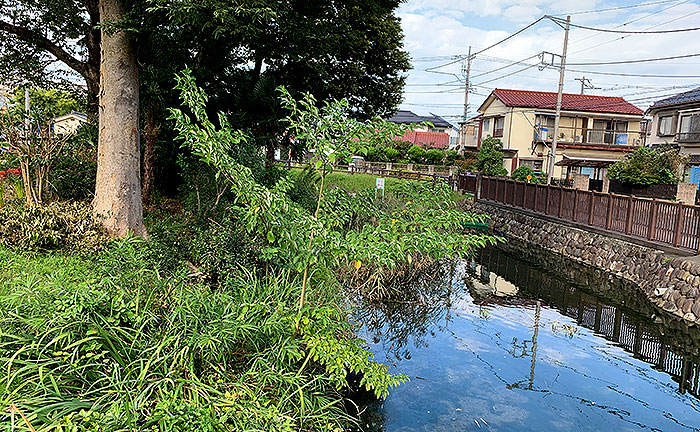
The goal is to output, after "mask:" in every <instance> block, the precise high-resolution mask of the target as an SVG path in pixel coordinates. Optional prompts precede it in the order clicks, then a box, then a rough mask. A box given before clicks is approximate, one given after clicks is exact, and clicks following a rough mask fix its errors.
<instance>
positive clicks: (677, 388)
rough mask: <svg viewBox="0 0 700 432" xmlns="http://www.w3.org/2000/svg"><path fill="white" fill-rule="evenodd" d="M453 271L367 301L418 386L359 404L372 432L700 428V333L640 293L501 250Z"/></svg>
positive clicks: (375, 328) (385, 350) (397, 360)
mask: <svg viewBox="0 0 700 432" xmlns="http://www.w3.org/2000/svg"><path fill="white" fill-rule="evenodd" d="M543 262H546V263H547V264H546V265H542V264H541V263H543ZM447 267H448V268H445V267H444V266H443V267H441V268H440V271H436V272H434V273H432V274H431V276H430V278H429V279H426V280H423V281H421V282H420V283H415V284H412V285H410V286H407V287H405V295H404V294H402V296H401V299H400V301H396V302H383V303H379V304H369V303H368V304H360V305H358V310H359V311H360V312H358V314H357V316H356V321H357V323H358V325H361V327H360V330H359V333H360V334H361V335H362V336H363V337H365V339H367V341H368V343H369V345H370V349H371V351H372V352H374V353H375V358H376V359H377V360H379V361H382V362H384V363H387V364H389V365H391V371H392V372H394V373H403V374H405V375H407V376H408V377H409V378H410V382H408V383H405V384H403V385H401V386H399V387H398V388H396V389H393V390H392V391H391V392H390V395H389V397H388V398H387V399H386V400H385V401H379V402H369V403H368V404H367V405H361V408H362V409H363V410H364V412H363V414H362V416H361V426H362V430H365V431H548V430H562V431H589V430H590V431H608V430H614V431H640V430H649V431H688V430H700V400H699V399H698V377H699V375H700V374H699V372H700V367H699V366H698V364H699V363H700V359H698V357H697V353H698V347H700V342H699V340H698V339H699V338H700V335H698V332H697V331H693V329H687V328H685V327H684V326H683V325H682V323H678V322H677V321H676V322H674V321H673V320H671V319H670V318H669V317H666V316H664V315H663V314H660V313H659V312H658V311H655V310H653V309H650V307H649V306H647V304H646V303H645V302H644V301H643V300H642V299H639V298H638V297H639V296H638V295H636V296H635V295H634V293H633V287H629V286H627V285H625V284H624V283H622V282H620V281H616V280H612V279H610V278H609V277H607V276H605V275H604V274H602V273H600V272H593V271H592V270H588V269H586V268H583V267H577V266H576V265H570V264H568V263H567V262H565V261H563V260H557V259H555V258H553V257H545V258H543V257H529V258H524V257H523V254H522V253H520V252H517V251H504V250H501V249H497V248H487V249H484V250H482V251H481V252H480V253H479V254H478V256H477V257H476V258H475V259H474V260H473V261H462V262H458V263H454V264H453V265H451V266H447Z"/></svg>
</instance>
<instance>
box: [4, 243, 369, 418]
mask: <svg viewBox="0 0 700 432" xmlns="http://www.w3.org/2000/svg"><path fill="white" fill-rule="evenodd" d="M149 253H150V252H149V248H148V247H147V246H146V245H145V244H144V243H143V242H142V241H140V240H137V239H133V238H132V239H126V240H122V241H118V242H115V243H114V244H112V245H111V246H110V247H109V248H108V249H107V250H106V251H105V252H104V253H103V254H102V255H101V256H100V257H99V259H97V260H90V259H88V258H81V257H77V256H60V255H53V256H44V255H28V254H22V253H20V254H18V253H16V252H12V253H10V252H8V251H7V250H2V249H0V261H1V262H2V264H3V266H2V268H3V270H2V271H0V287H2V288H0V289H1V291H0V368H1V369H0V370H2V371H3V372H2V374H1V375H0V376H1V377H2V378H0V406H2V407H9V406H10V405H11V404H15V405H16V406H17V408H18V409H19V410H20V411H21V412H22V413H23V414H25V415H26V416H27V419H28V421H29V422H30V423H31V425H32V426H33V427H35V428H36V430H38V431H58V430H104V431H122V430H123V431H127V430H173V431H179V430H181V431H219V430H220V431H231V430H260V431H264V430H329V429H339V428H342V427H343V425H344V424H346V422H347V421H348V419H347V418H346V416H345V414H343V410H342V409H341V407H340V406H337V404H338V402H339V400H340V398H339V397H338V393H337V391H338V380H339V377H344V373H345V369H344V368H345V366H346V365H345V363H343V362H342V361H341V362H339V363H338V366H339V367H340V368H341V369H343V371H342V373H341V372H339V371H337V372H338V373H337V374H334V372H333V370H332V367H330V366H329V361H330V360H328V359H325V360H324V359H323V358H319V357H318V353H319V352H322V353H323V352H324V350H322V349H319V346H321V345H320V344H321V343H326V342H327V341H326V342H323V341H324V340H325V339H328V340H335V338H334V336H336V334H337V333H338V332H342V331H343V330H342V329H343V328H344V327H343V326H344V324H343V323H344V322H345V320H344V317H343V316H342V314H341V313H339V312H338V311H337V308H334V307H333V306H332V304H333V302H332V298H331V296H330V295H329V294H328V293H329V292H331V291H330V290H325V291H324V290H319V291H318V292H316V293H314V299H315V301H316V304H315V306H316V308H315V309H316V310H317V312H316V313H317V314H321V315H323V316H322V317H321V316H314V317H312V319H307V321H306V323H307V325H306V326H302V329H301V334H297V333H295V322H296V320H297V315H296V310H295V301H296V299H297V298H298V295H299V292H298V290H299V286H300V283H299V281H298V280H297V277H296V276H293V275H291V274H290V273H288V272H283V271H279V272H276V273H270V274H268V277H266V278H264V279H263V278H259V277H257V276H256V275H255V273H254V272H247V271H245V270H243V271H241V272H239V273H238V274H236V275H233V276H232V277H230V278H227V279H226V280H225V281H224V282H223V283H221V284H219V285H218V286H217V287H212V286H210V285H206V284H203V283H199V282H196V281H193V280H192V279H191V278H190V277H189V276H187V271H186V269H184V267H183V269H184V270H182V271H179V272H175V273H167V274H166V273H163V272H162V271H161V269H159V266H158V264H157V262H154V261H153V260H152V259H151V258H150V257H149ZM326 302H327V303H326ZM318 311H321V312H318ZM323 311H326V312H323ZM334 311H335V312H334ZM319 338H320V341H321V342H319ZM353 343H354V344H355V345H356V346H357V348H358V351H356V352H355V354H356V355H360V356H364V357H365V358H366V357H367V355H366V353H365V352H364V350H362V349H361V347H360V344H359V342H353ZM324 346H325V345H324ZM332 346H333V344H331V348H332ZM328 352H333V350H332V349H330V350H329V351H328ZM345 355H347V354H345ZM332 361H336V359H333V360H332ZM329 371H330V372H329ZM9 419H10V412H9V411H3V412H2V414H0V424H1V425H2V426H0V430H10V422H9ZM15 430H18V431H19V430H28V427H27V426H26V425H25V424H21V423H16V424H15Z"/></svg>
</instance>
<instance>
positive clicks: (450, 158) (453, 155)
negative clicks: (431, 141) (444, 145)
mask: <svg viewBox="0 0 700 432" xmlns="http://www.w3.org/2000/svg"><path fill="white" fill-rule="evenodd" d="M458 156H459V153H457V151H456V150H447V151H446V152H445V163H447V164H448V165H452V164H454V163H455V161H456V160H457V157H458Z"/></svg>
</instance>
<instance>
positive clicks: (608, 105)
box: [478, 89, 644, 180]
mask: <svg viewBox="0 0 700 432" xmlns="http://www.w3.org/2000/svg"><path fill="white" fill-rule="evenodd" d="M556 104H557V93H555V92H542V91H529V90H508V89H495V90H494V91H492V92H491V94H490V95H489V96H488V97H487V98H486V100H485V101H484V103H482V104H481V106H480V107H479V110H478V111H479V113H481V117H480V127H479V138H478V142H479V144H480V143H481V142H482V140H483V139H484V138H486V137H488V136H492V137H495V138H498V139H500V140H501V142H502V143H503V150H504V156H505V158H504V161H503V166H504V167H505V168H506V169H507V170H508V172H509V173H512V172H513V170H515V169H516V168H518V167H519V166H522V165H526V166H529V167H531V168H533V169H534V170H536V171H543V172H544V171H546V170H547V168H548V158H549V154H550V149H551V146H552V138H553V137H554V118H555V114H556ZM643 117H644V112H643V111H642V110H641V109H639V108H637V107H636V106H634V105H632V104H630V103H629V102H627V101H625V100H624V99H623V98H621V97H610V96H592V95H580V94H568V93H564V94H563V95H562V109H561V118H560V121H559V137H558V140H557V150H556V155H555V167H554V177H555V178H559V179H562V178H570V177H571V176H572V175H573V174H575V173H580V174H588V175H589V176H590V177H591V178H592V179H597V180H602V179H603V176H605V174H606V172H607V167H608V166H609V165H610V164H612V163H615V162H616V161H618V160H620V159H622V158H623V157H624V156H625V155H626V154H627V153H629V152H631V151H633V150H635V149H636V148H637V147H639V146H641V145H644V134H642V133H640V125H641V123H642V122H643Z"/></svg>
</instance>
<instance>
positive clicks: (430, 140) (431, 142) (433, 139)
mask: <svg viewBox="0 0 700 432" xmlns="http://www.w3.org/2000/svg"><path fill="white" fill-rule="evenodd" d="M399 140H400V141H408V142H411V143H413V144H415V145H418V146H421V147H424V148H439V149H443V148H447V147H449V146H450V136H449V135H448V134H447V133H445V132H421V131H414V132H407V133H405V134H404V135H403V136H402V137H401V138H399Z"/></svg>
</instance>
